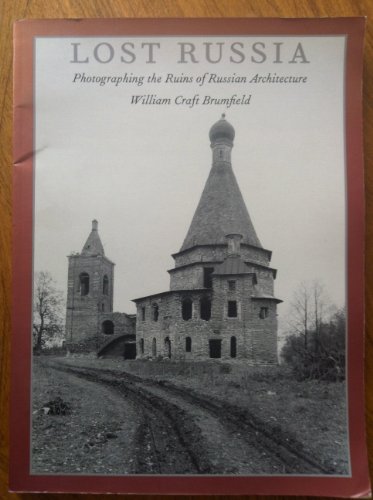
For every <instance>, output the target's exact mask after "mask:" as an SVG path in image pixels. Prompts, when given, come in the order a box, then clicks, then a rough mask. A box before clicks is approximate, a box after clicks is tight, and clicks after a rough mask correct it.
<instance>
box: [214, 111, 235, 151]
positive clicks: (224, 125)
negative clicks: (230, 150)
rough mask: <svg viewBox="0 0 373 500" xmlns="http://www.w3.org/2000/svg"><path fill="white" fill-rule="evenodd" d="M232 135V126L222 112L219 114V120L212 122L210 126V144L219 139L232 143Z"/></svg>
mask: <svg viewBox="0 0 373 500" xmlns="http://www.w3.org/2000/svg"><path fill="white" fill-rule="evenodd" d="M234 135H235V132H234V128H233V127H232V125H231V124H230V123H229V122H227V120H226V119H225V114H224V113H223V114H222V115H221V118H220V120H219V121H217V122H216V123H214V125H213V126H212V127H211V128H210V134H209V136H210V141H211V143H212V144H213V143H214V142H216V141H220V140H226V141H229V142H231V143H232V142H233V139H234Z"/></svg>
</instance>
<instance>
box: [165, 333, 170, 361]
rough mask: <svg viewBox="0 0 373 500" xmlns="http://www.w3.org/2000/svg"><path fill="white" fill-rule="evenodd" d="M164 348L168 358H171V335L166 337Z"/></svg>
mask: <svg viewBox="0 0 373 500" xmlns="http://www.w3.org/2000/svg"><path fill="white" fill-rule="evenodd" d="M164 350H165V354H166V357H167V358H171V340H170V338H169V337H166V338H165V339H164Z"/></svg>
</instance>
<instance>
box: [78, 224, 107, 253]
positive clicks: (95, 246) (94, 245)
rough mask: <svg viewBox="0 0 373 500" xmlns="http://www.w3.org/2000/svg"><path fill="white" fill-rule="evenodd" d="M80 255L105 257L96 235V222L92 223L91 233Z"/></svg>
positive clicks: (98, 237)
mask: <svg viewBox="0 0 373 500" xmlns="http://www.w3.org/2000/svg"><path fill="white" fill-rule="evenodd" d="M82 255H105V252H104V247H103V245H102V243H101V240H100V236H99V234H98V222H97V220H93V221H92V231H91V233H90V235H89V236H88V239H87V241H86V242H85V244H84V246H83V250H82Z"/></svg>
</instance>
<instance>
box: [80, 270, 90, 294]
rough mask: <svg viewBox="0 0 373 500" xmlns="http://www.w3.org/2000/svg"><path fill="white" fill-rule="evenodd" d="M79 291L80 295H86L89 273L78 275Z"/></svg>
mask: <svg viewBox="0 0 373 500" xmlns="http://www.w3.org/2000/svg"><path fill="white" fill-rule="evenodd" d="M79 291H80V295H88V293H89V275H88V274H87V273H81V274H80V275H79Z"/></svg>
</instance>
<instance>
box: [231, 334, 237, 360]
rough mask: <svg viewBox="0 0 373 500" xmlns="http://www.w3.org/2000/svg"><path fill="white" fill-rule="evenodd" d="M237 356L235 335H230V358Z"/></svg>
mask: <svg viewBox="0 0 373 500" xmlns="http://www.w3.org/2000/svg"><path fill="white" fill-rule="evenodd" d="M236 356H237V340H236V337H231V358H235V357H236Z"/></svg>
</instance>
